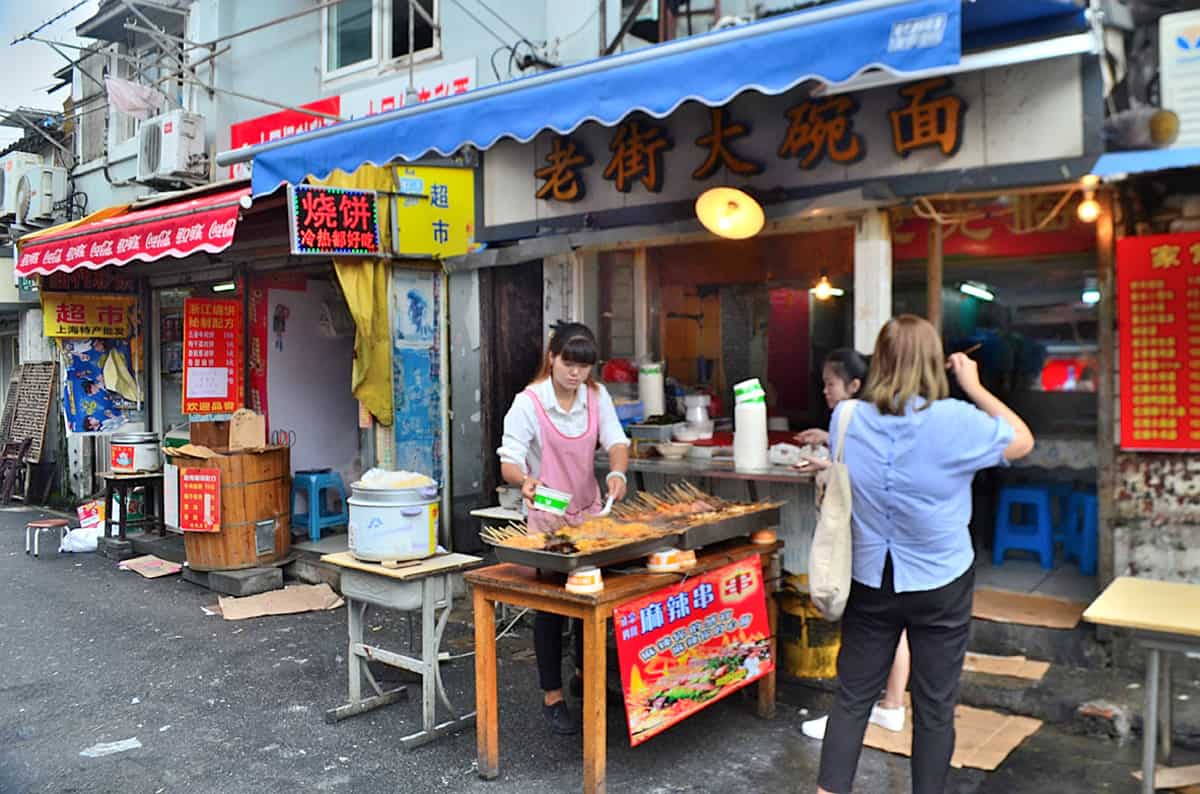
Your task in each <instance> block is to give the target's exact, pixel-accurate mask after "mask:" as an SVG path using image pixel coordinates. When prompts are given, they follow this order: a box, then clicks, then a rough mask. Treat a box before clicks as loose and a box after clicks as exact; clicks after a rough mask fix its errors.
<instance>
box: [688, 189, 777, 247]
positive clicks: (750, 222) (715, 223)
mask: <svg viewBox="0 0 1200 794" xmlns="http://www.w3.org/2000/svg"><path fill="white" fill-rule="evenodd" d="M696 217H697V218H699V219H700V222H701V223H702V224H704V228H706V229H708V230H709V231H710V232H712V233H713V234H716V235H719V236H721V237H725V238H727V239H730V240H745V239H747V238H749V237H753V236H754V235H756V234H758V233H759V232H760V231H762V227H763V223H764V222H765V217H764V215H763V209H762V206H761V205H759V203H758V202H757V201H755V200H754V199H753V198H752V197H751V196H749V195H748V194H746V193H744V192H742V191H740V190H737V189H736V188H731V187H714V188H711V189H709V190H706V191H704V192H703V193H701V194H700V198H698V199H696Z"/></svg>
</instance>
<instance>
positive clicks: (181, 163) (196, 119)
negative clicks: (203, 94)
mask: <svg viewBox="0 0 1200 794" xmlns="http://www.w3.org/2000/svg"><path fill="white" fill-rule="evenodd" d="M207 176H208V162H207V157H206V156H205V153H204V117H203V116H201V115H200V114H198V113H188V112H187V111H183V110H172V111H171V112H169V113H164V114H162V115H161V116H155V117H154V118H152V119H147V120H146V121H143V122H142V126H141V129H139V130H138V181H139V182H179V181H181V180H185V179H190V180H194V179H204V178H205V177H207Z"/></svg>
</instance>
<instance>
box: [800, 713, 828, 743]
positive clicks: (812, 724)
mask: <svg viewBox="0 0 1200 794" xmlns="http://www.w3.org/2000/svg"><path fill="white" fill-rule="evenodd" d="M828 724H829V717H827V716H826V717H819V718H817V719H815V720H805V721H804V722H802V723H800V732H801V733H803V734H804V735H805V736H807V737H808V738H810V739H816V740H817V741H818V742H819V741H822V740H824V738H825V726H826V725H828Z"/></svg>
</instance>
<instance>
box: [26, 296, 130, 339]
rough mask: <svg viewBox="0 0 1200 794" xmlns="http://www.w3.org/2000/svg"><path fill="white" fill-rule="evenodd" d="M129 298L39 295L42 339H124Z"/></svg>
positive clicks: (128, 320)
mask: <svg viewBox="0 0 1200 794" xmlns="http://www.w3.org/2000/svg"><path fill="white" fill-rule="evenodd" d="M134 300H136V299H135V298H134V297H133V296H132V295H87V294H82V293H76V292H43V293H42V327H43V330H44V331H45V333H46V336H54V337H66V338H69V339H84V338H91V339H127V338H128V337H129V335H130V333H131V327H132V324H131V320H132V318H131V317H130V313H131V312H132V311H133V304H134Z"/></svg>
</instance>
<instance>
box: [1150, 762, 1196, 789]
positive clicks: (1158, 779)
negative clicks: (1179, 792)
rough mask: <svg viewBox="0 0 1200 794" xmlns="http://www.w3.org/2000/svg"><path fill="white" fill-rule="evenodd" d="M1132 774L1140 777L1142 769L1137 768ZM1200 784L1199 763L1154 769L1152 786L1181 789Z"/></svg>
mask: <svg viewBox="0 0 1200 794" xmlns="http://www.w3.org/2000/svg"><path fill="white" fill-rule="evenodd" d="M1133 776H1134V777H1136V778H1137V779H1138V780H1141V779H1142V770H1140V769H1139V770H1137V771H1136V772H1134V773H1133ZM1195 785H1200V764H1196V765H1194V766H1174V767H1172V766H1159V767H1158V768H1157V769H1155V771H1154V788H1156V789H1160V788H1166V789H1182V788H1185V787H1189V786H1195Z"/></svg>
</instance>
